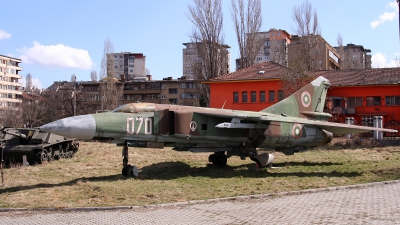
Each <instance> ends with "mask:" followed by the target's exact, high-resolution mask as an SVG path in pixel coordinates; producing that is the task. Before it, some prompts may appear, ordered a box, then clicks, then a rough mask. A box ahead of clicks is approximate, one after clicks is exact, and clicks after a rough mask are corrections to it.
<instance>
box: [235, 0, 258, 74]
mask: <svg viewBox="0 0 400 225" xmlns="http://www.w3.org/2000/svg"><path fill="white" fill-rule="evenodd" d="M231 4H232V9H231V16H232V20H233V22H234V24H235V25H234V26H235V32H236V38H237V40H238V45H239V54H240V59H239V64H240V68H247V67H249V66H252V65H253V64H254V61H255V59H256V56H257V52H258V51H259V50H260V49H261V47H262V46H263V42H264V37H263V36H262V35H261V34H259V32H260V28H261V24H262V16H261V0H247V7H246V5H245V4H244V0H231Z"/></svg>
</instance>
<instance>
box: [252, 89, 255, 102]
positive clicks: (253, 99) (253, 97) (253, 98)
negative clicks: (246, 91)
mask: <svg viewBox="0 0 400 225" xmlns="http://www.w3.org/2000/svg"><path fill="white" fill-rule="evenodd" d="M251 102H256V92H255V91H252V92H251Z"/></svg>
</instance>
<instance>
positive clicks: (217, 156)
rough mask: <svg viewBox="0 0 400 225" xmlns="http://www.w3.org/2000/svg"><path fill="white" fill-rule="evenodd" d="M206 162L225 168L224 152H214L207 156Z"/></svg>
mask: <svg viewBox="0 0 400 225" xmlns="http://www.w3.org/2000/svg"><path fill="white" fill-rule="evenodd" d="M208 161H209V162H210V163H212V164H213V165H216V166H218V167H224V166H226V163H227V161H228V157H227V156H226V155H225V152H216V153H214V154H211V155H210V156H208Z"/></svg>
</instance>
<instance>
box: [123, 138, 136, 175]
mask: <svg viewBox="0 0 400 225" xmlns="http://www.w3.org/2000/svg"><path fill="white" fill-rule="evenodd" d="M122 156H123V157H124V158H123V159H122V166H123V168H122V175H124V176H126V177H137V176H138V175H139V171H138V168H137V167H136V166H131V165H130V164H128V159H129V153H128V142H127V141H125V143H124V147H123V148H122Z"/></svg>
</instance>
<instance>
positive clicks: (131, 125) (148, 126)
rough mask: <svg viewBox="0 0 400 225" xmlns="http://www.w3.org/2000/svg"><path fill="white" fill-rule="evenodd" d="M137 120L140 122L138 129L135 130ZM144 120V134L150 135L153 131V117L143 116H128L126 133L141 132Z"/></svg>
mask: <svg viewBox="0 0 400 225" xmlns="http://www.w3.org/2000/svg"><path fill="white" fill-rule="evenodd" d="M135 121H136V122H138V123H139V124H138V125H137V129H136V132H135ZM143 122H144V134H146V135H149V134H151V133H153V132H152V128H153V124H152V123H153V121H152V120H151V118H147V117H146V118H143V117H137V118H126V133H127V134H139V132H140V129H142V126H143Z"/></svg>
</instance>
